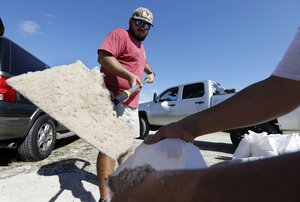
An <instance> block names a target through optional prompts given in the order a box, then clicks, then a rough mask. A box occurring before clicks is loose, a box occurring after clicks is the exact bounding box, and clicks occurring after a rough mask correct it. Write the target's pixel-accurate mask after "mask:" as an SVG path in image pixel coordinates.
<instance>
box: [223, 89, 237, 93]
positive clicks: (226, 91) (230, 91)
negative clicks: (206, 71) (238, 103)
mask: <svg viewBox="0 0 300 202" xmlns="http://www.w3.org/2000/svg"><path fill="white" fill-rule="evenodd" d="M225 93H227V94H231V93H235V89H234V88H230V89H225Z"/></svg>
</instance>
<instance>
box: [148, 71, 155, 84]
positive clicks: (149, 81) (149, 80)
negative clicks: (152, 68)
mask: <svg viewBox="0 0 300 202" xmlns="http://www.w3.org/2000/svg"><path fill="white" fill-rule="evenodd" d="M154 78H155V74H154V73H153V72H152V73H151V74H148V75H147V77H146V79H147V81H148V83H153V81H154Z"/></svg>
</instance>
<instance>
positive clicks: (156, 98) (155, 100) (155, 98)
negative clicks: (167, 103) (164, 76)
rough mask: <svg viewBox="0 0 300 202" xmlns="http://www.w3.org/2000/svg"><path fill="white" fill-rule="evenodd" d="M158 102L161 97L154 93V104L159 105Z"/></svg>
mask: <svg viewBox="0 0 300 202" xmlns="http://www.w3.org/2000/svg"><path fill="white" fill-rule="evenodd" d="M158 100H159V97H158V96H157V93H154V94H153V102H154V103H157V102H158Z"/></svg>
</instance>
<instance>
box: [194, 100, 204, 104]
mask: <svg viewBox="0 0 300 202" xmlns="http://www.w3.org/2000/svg"><path fill="white" fill-rule="evenodd" d="M203 103H204V102H203V101H198V102H195V104H197V105H201V104H203Z"/></svg>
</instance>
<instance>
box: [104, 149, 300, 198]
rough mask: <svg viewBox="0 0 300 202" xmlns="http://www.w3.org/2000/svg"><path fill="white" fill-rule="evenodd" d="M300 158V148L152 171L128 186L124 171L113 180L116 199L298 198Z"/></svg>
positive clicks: (299, 196) (299, 195)
mask: <svg viewBox="0 0 300 202" xmlns="http://www.w3.org/2000/svg"><path fill="white" fill-rule="evenodd" d="M299 158H300V153H299V152H298V153H294V154H288V155H284V156H280V157H275V158H270V159H265V160H260V161H255V162H250V163H243V164H235V165H225V166H220V167H211V168H207V169H199V170H183V171H159V172H151V173H150V174H148V176H147V177H146V178H145V180H144V181H142V182H141V183H137V184H131V185H129V186H126V187H124V181H123V180H122V177H124V175H121V176H118V178H115V179H114V180H113V181H112V182H111V184H110V185H112V188H113V189H114V190H115V193H114V196H113V198H112V202H118V201H127V200H128V201H129V200H130V201H132V202H138V201H143V202H148V201H149V202H150V201H156V202H169V201H170V202H177V201H178V202H182V201H189V202H194V201H195V202H202V201H203V202H206V201H210V202H219V201H222V202H231V201H243V202H248V201H249V202H252V201H274V202H281V201H289V202H298V201H300V194H299V191H298V186H297V184H298V181H299V179H300V173H299V169H300V162H299ZM125 174H126V173H125Z"/></svg>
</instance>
